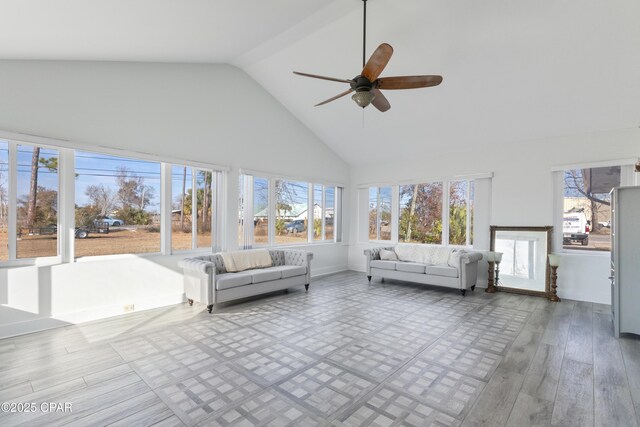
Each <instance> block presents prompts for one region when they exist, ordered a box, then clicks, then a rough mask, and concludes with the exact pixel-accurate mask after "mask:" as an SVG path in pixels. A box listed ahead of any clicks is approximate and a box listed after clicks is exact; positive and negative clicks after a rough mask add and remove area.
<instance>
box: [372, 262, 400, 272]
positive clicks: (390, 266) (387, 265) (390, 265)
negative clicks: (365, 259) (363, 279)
mask: <svg viewBox="0 0 640 427" xmlns="http://www.w3.org/2000/svg"><path fill="white" fill-rule="evenodd" d="M369 265H370V266H371V267H372V268H380V269H382V270H395V269H396V262H395V261H381V260H374V261H371V263H370V264H369Z"/></svg>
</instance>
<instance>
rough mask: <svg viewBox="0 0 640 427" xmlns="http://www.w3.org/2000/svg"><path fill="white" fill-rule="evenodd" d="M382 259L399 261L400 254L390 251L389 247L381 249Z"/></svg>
mask: <svg viewBox="0 0 640 427" xmlns="http://www.w3.org/2000/svg"><path fill="white" fill-rule="evenodd" d="M378 253H379V254H380V259H381V260H383V261H398V255H396V253H395V252H394V251H389V250H387V249H380V252H378Z"/></svg>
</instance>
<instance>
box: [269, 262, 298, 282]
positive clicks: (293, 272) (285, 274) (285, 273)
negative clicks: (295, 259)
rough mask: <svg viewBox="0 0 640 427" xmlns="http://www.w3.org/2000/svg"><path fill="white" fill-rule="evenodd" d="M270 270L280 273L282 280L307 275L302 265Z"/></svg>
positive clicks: (283, 266) (284, 266)
mask: <svg viewBox="0 0 640 427" xmlns="http://www.w3.org/2000/svg"><path fill="white" fill-rule="evenodd" d="M270 270H278V271H280V272H281V273H282V278H283V279H288V278H289V277H295V276H304V275H305V274H307V267H305V266H303V265H282V266H280V267H272V268H270Z"/></svg>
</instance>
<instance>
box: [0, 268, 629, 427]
mask: <svg viewBox="0 0 640 427" xmlns="http://www.w3.org/2000/svg"><path fill="white" fill-rule="evenodd" d="M0 402H12V403H15V404H16V407H17V405H18V404H25V403H35V404H36V409H35V411H33V412H20V413H11V412H5V411H4V409H5V407H3V411H2V412H0V425H2V426H14V425H25V426H37V425H85V426H95V425H121V426H137V425H157V426H181V425H203V426H204V425H207V426H208V425H220V426H252V425H278V426H280V425H292V426H312V425H330V426H387V425H412V426H423V425H454V426H459V425H462V426H478V425H485V426H504V425H507V426H527V425H535V426H549V425H552V426H581V427H582V426H594V425H595V426H625V427H626V426H637V425H638V422H639V421H638V420H639V419H638V416H639V415H640V339H639V338H638V337H633V336H629V337H625V338H623V339H615V338H614V337H613V330H612V323H611V316H610V308H609V306H606V305H600V304H591V303H583V302H576V301H567V300H565V301H562V302H561V303H555V304H552V303H548V302H547V301H545V300H543V299H541V298H534V297H527V296H521V295H515V294H506V293H498V294H486V293H485V292H483V289H478V290H476V291H475V292H470V293H467V296H466V297H462V296H461V295H460V293H459V292H456V291H454V290H446V289H439V288H435V287H425V286H420V285H414V284H410V283H405V282H399V281H390V280H387V281H386V283H381V282H380V281H376V280H375V278H374V281H373V282H372V283H371V284H368V283H367V280H366V278H365V275H364V274H363V273H355V272H345V273H339V274H335V275H331V276H327V277H324V278H320V279H315V280H313V281H312V284H311V287H310V290H309V292H308V293H305V292H304V290H303V289H295V290H293V289H292V290H291V291H290V292H289V293H288V294H283V293H277V294H271V295H268V296H266V297H262V298H257V299H253V300H250V301H244V302H242V303H236V304H228V305H225V306H222V307H216V309H215V311H214V313H213V314H208V313H207V312H206V310H205V307H204V306H202V305H195V306H193V307H189V306H188V305H187V304H181V305H177V306H172V307H167V308H162V309H155V310H149V311H145V312H139V313H132V314H129V315H124V316H120V317H117V318H111V319H105V320H101V321H96V322H90V323H85V324H81V325H76V326H68V327H63V328H59V329H54V330H50V331H45V332H40V333H36V334H30V335H24V336H20V337H15V338H9V339H4V340H0ZM51 403H53V404H63V405H64V404H65V403H69V404H71V409H72V410H71V411H64V410H60V409H63V408H56V407H55V405H54V406H51V405H50V404H51ZM42 404H45V405H44V406H43V405H42ZM56 410H58V411H56Z"/></svg>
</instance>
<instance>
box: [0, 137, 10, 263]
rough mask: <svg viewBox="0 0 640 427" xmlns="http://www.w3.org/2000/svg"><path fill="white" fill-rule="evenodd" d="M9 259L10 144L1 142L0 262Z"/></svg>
mask: <svg viewBox="0 0 640 427" xmlns="http://www.w3.org/2000/svg"><path fill="white" fill-rule="evenodd" d="M7 259H9V143H7V142H6V141H0V261H6V260H7Z"/></svg>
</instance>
